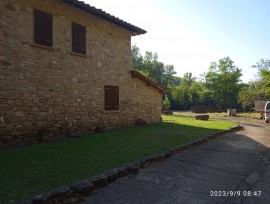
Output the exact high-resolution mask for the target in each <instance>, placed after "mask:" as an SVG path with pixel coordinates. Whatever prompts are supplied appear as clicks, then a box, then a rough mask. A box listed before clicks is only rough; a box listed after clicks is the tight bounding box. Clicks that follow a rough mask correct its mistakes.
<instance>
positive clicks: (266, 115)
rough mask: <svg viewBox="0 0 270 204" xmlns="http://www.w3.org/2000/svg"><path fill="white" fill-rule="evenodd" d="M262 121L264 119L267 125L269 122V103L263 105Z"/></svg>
mask: <svg viewBox="0 0 270 204" xmlns="http://www.w3.org/2000/svg"><path fill="white" fill-rule="evenodd" d="M264 119H265V122H267V123H269V121H270V101H268V102H266V104H265V108H264Z"/></svg>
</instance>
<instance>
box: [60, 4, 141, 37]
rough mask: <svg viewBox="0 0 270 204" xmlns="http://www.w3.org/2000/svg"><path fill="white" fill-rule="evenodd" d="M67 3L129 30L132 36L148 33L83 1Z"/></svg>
mask: <svg viewBox="0 0 270 204" xmlns="http://www.w3.org/2000/svg"><path fill="white" fill-rule="evenodd" d="M63 1H64V2H65V3H68V4H69V5H71V6H74V7H76V8H78V9H81V10H83V11H86V12H88V13H91V14H93V15H95V16H97V17H99V18H102V19H104V20H106V21H109V22H111V23H114V24H116V25H118V26H120V27H123V28H125V29H127V30H129V31H130V32H131V35H132V36H136V35H141V34H145V33H146V31H145V30H144V29H141V28H139V27H137V26H134V25H132V24H130V23H128V22H126V21H123V20H121V19H119V18H117V17H115V16H113V15H111V14H109V13H106V12H105V11H103V10H101V9H97V8H96V7H94V6H90V5H89V4H86V3H85V2H83V1H78V0H63Z"/></svg>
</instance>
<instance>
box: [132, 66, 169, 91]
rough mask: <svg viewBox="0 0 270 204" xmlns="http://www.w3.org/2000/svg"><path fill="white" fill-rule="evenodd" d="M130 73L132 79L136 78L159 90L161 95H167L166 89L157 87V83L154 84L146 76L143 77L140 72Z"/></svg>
mask: <svg viewBox="0 0 270 204" xmlns="http://www.w3.org/2000/svg"><path fill="white" fill-rule="evenodd" d="M130 73H131V77H132V78H134V77H136V78H138V79H140V80H142V81H144V82H145V83H146V84H147V85H148V86H152V87H154V88H155V89H157V90H159V91H160V93H162V94H163V93H166V89H164V88H162V87H161V86H159V85H157V84H156V83H155V82H153V81H152V80H150V79H149V78H147V77H146V76H144V75H142V74H141V73H140V72H138V71H134V70H131V71H130Z"/></svg>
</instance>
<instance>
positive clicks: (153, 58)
mask: <svg viewBox="0 0 270 204" xmlns="http://www.w3.org/2000/svg"><path fill="white" fill-rule="evenodd" d="M131 53H132V62H133V69H134V70H137V71H139V72H140V73H142V74H143V75H145V76H147V77H148V78H150V79H151V80H153V81H154V82H156V83H157V84H159V85H160V86H163V87H165V88H168V85H169V84H170V83H172V80H173V78H174V75H175V74H176V72H175V71H174V66H173V65H165V64H164V63H163V62H160V61H159V60H158V54H157V53H153V52H149V51H146V52H145V54H144V55H143V56H142V55H141V53H140V49H139V48H138V47H137V46H136V45H133V46H132V48H131Z"/></svg>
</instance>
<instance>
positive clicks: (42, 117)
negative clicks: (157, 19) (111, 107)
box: [0, 0, 162, 147]
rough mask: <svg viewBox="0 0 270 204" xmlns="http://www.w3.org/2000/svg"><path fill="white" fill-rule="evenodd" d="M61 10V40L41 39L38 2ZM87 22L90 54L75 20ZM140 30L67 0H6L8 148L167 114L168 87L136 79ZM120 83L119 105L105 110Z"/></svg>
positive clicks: (3, 71) (3, 104) (3, 55)
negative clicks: (74, 31)
mask: <svg viewBox="0 0 270 204" xmlns="http://www.w3.org/2000/svg"><path fill="white" fill-rule="evenodd" d="M34 8H36V9H40V10H42V11H45V12H48V13H50V14H52V16H53V47H52V48H49V47H43V46H40V45H36V44H34V41H33V9H34ZM72 22H76V23H80V24H82V25H85V26H86V50H87V51H86V55H81V54H75V53H72V52H71V24H72ZM131 36H132V33H131V32H130V31H129V30H127V29H126V28H123V27H121V26H118V25H116V24H114V23H111V22H109V21H106V20H103V19H101V18H99V17H96V16H95V15H92V14H91V13H88V12H85V11H82V10H80V9H79V8H76V7H73V6H71V5H69V4H67V3H65V2H63V1H61V0H46V1H43V0H1V1H0V147H3V146H6V145H10V144H16V143H28V142H33V141H35V142H36V141H43V140H47V139H52V138H55V137H59V136H66V137H69V136H75V135H80V134H83V133H89V132H94V131H97V130H107V129H112V128H121V127H127V126H132V125H134V124H135V121H136V120H138V119H140V120H144V121H145V122H146V123H148V124H150V123H158V122H160V120H161V117H160V114H161V109H162V91H160V90H158V89H157V88H156V87H154V86H149V84H148V85H147V84H146V83H145V82H144V81H143V80H141V79H139V78H131V74H130V69H131V67H132V64H131V63H132V60H131V51H130V47H131ZM104 85H114V86H119V95H120V96H119V98H120V104H119V105H120V108H119V111H105V110H104Z"/></svg>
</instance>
